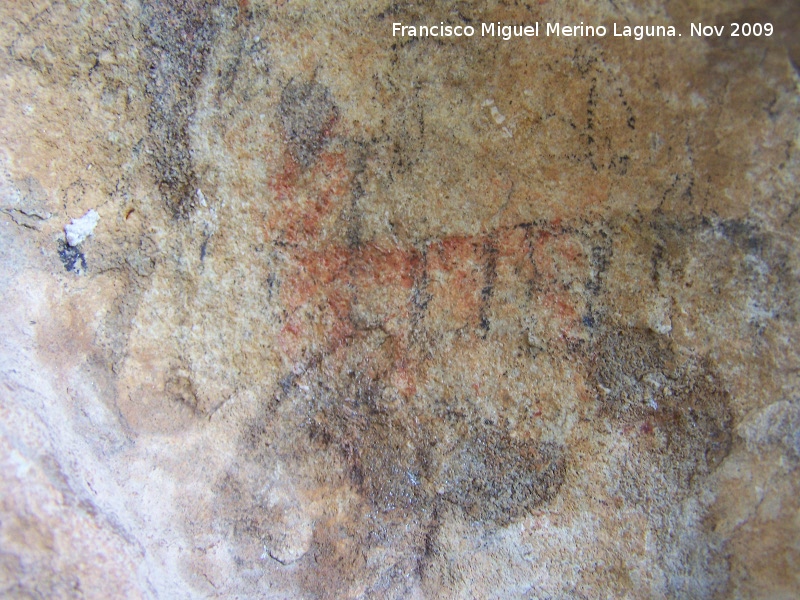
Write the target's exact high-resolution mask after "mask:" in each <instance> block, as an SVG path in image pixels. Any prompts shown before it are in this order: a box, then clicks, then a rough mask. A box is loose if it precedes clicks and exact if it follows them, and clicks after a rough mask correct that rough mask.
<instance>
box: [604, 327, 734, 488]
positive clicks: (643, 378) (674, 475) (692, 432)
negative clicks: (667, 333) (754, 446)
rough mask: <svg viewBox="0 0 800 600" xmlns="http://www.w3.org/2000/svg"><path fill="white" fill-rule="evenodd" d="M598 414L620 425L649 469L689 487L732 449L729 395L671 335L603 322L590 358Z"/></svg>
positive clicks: (710, 371) (707, 367)
mask: <svg viewBox="0 0 800 600" xmlns="http://www.w3.org/2000/svg"><path fill="white" fill-rule="evenodd" d="M590 364H591V373H590V375H591V379H592V380H593V381H594V383H595V385H596V387H597V390H598V398H599V399H600V413H601V414H603V415H607V416H610V417H611V418H613V419H615V420H617V421H618V422H621V423H622V424H623V428H626V427H627V428H628V429H629V430H630V431H631V432H632V433H633V434H634V436H635V439H636V443H637V444H639V445H640V448H639V450H640V451H641V452H640V453H639V454H640V456H642V457H648V458H649V459H650V462H651V463H652V466H654V467H655V468H657V469H658V470H659V471H660V472H661V473H662V474H664V475H665V476H667V477H668V478H669V479H670V480H671V481H672V482H674V483H677V484H679V487H680V489H691V487H692V484H693V482H695V481H696V480H698V479H699V478H702V477H703V476H705V475H707V474H708V473H710V472H711V471H712V470H713V469H715V468H716V467H717V466H718V465H719V464H720V463H721V462H722V460H723V459H724V458H725V457H726V456H727V455H728V452H729V451H730V447H731V424H732V420H733V416H732V413H731V410H730V407H729V396H728V393H727V392H726V391H725V389H724V388H723V387H722V385H721V384H720V382H719V379H718V377H717V375H716V373H715V372H714V370H713V369H712V368H711V366H710V365H709V364H708V362H707V361H706V360H704V359H697V358H694V357H684V356H680V355H678V354H677V353H676V352H675V351H674V350H673V348H672V346H671V344H670V342H669V340H668V339H666V338H664V337H662V336H658V335H657V334H655V333H653V332H651V331H649V330H645V329H638V328H628V327H619V328H615V327H608V328H606V331H605V332H604V333H603V334H602V335H601V336H598V338H597V339H596V340H595V343H594V348H593V358H592V360H591V363H590Z"/></svg>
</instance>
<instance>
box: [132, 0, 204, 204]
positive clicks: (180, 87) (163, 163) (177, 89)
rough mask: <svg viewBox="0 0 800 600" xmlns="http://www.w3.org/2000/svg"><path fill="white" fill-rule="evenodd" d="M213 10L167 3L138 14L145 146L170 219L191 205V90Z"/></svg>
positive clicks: (199, 1) (179, 0) (189, 2)
mask: <svg viewBox="0 0 800 600" xmlns="http://www.w3.org/2000/svg"><path fill="white" fill-rule="evenodd" d="M213 7H214V3H212V2H211V1H210V0H170V1H167V2H146V3H145V4H144V6H143V10H142V16H143V21H144V31H145V35H146V44H147V48H146V53H145V56H146V58H147V60H148V62H149V64H148V68H149V73H148V80H147V84H146V89H147V93H148V95H149V97H150V103H151V104H150V114H149V115H148V125H149V128H150V144H151V145H152V152H153V162H154V167H155V170H156V176H157V178H158V185H159V189H160V191H161V193H162V194H163V197H164V201H165V203H166V206H167V208H168V209H169V211H170V212H171V213H172V215H173V216H175V217H185V216H187V215H189V214H190V213H191V212H192V210H193V208H194V205H195V194H196V190H197V175H196V174H195V171H194V167H193V165H192V156H191V148H190V139H189V125H190V122H191V118H192V115H193V114H194V111H195V89H196V88H197V85H198V84H199V82H200V78H201V77H202V75H203V72H204V70H205V63H206V57H207V54H208V51H209V49H210V48H211V43H212V41H213V38H214V36H215V35H216V31H217V27H218V26H217V23H216V20H215V16H214V14H213Z"/></svg>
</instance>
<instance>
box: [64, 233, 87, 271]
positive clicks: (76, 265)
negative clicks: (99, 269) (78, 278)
mask: <svg viewBox="0 0 800 600" xmlns="http://www.w3.org/2000/svg"><path fill="white" fill-rule="evenodd" d="M58 257H59V258H60V259H61V264H63V265H64V268H65V269H66V270H67V271H69V272H70V273H76V274H78V275H82V274H83V273H85V272H86V256H84V254H83V252H81V251H80V250H79V249H78V248H77V247H72V246H70V245H69V244H67V242H65V241H63V240H62V241H61V242H59V244H58Z"/></svg>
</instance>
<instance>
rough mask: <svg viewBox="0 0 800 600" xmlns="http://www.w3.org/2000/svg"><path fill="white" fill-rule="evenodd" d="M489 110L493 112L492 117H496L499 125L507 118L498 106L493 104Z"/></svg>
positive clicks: (495, 120)
mask: <svg viewBox="0 0 800 600" xmlns="http://www.w3.org/2000/svg"><path fill="white" fill-rule="evenodd" d="M489 112H490V113H492V118H493V119H494V122H495V123H497V124H498V125H502V124H503V121H505V120H506V117H505V115H504V114H503V113H501V112H500V111H499V110H497V107H496V106H492V108H490V109H489Z"/></svg>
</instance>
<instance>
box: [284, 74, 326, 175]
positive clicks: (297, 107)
mask: <svg viewBox="0 0 800 600" xmlns="http://www.w3.org/2000/svg"><path fill="white" fill-rule="evenodd" d="M278 114H279V116H280V119H281V124H282V125H283V131H284V134H285V136H286V142H287V144H288V146H289V152H290V153H291V154H292V156H293V157H294V159H295V160H296V161H297V162H298V163H300V165H302V166H303V168H306V169H307V168H309V167H310V166H312V165H313V164H314V163H315V162H316V161H317V157H318V156H319V153H320V152H321V151H322V149H323V148H324V146H325V143H326V141H327V139H328V136H329V135H330V129H331V127H332V126H333V124H334V123H335V122H336V119H337V118H338V116H339V110H338V108H337V107H336V105H335V104H334V102H333V98H332V96H331V93H330V91H329V90H328V88H326V87H325V86H323V85H320V84H318V83H313V82H307V83H297V82H295V81H291V82H289V83H288V84H287V85H286V87H285V88H283V92H282V93H281V101H280V105H279V106H278Z"/></svg>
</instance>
